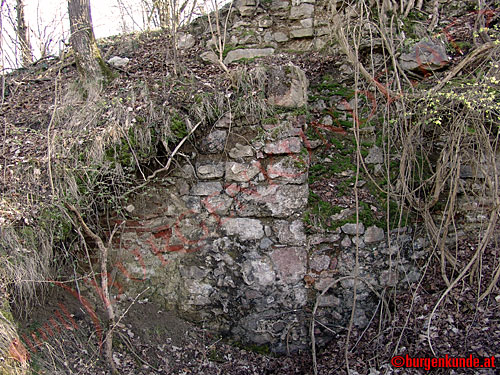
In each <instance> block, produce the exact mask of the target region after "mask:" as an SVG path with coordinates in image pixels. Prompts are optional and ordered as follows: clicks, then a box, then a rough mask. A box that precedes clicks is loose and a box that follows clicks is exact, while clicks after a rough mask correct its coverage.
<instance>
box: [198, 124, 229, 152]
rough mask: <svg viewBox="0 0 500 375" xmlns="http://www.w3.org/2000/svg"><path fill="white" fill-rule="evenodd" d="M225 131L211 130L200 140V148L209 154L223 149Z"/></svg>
mask: <svg viewBox="0 0 500 375" xmlns="http://www.w3.org/2000/svg"><path fill="white" fill-rule="evenodd" d="M226 137H227V132H226V131H225V130H213V131H211V132H210V134H208V135H207V136H206V137H205V138H203V139H202V141H201V146H200V150H201V151H202V152H205V153H209V154H216V153H219V152H222V151H223V150H224V146H225V144H226Z"/></svg>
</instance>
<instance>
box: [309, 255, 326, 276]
mask: <svg viewBox="0 0 500 375" xmlns="http://www.w3.org/2000/svg"><path fill="white" fill-rule="evenodd" d="M309 267H310V268H311V269H312V270H314V271H316V272H321V271H324V270H327V269H328V267H330V257H329V256H328V255H315V256H313V257H312V258H311V260H310V261H309Z"/></svg>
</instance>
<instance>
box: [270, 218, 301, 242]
mask: <svg viewBox="0 0 500 375" xmlns="http://www.w3.org/2000/svg"><path fill="white" fill-rule="evenodd" d="M274 231H275V232H276V233H277V235H278V240H279V243H283V244H290V245H302V244H304V243H305V241H306V234H305V232H304V223H303V222H302V220H295V221H293V222H291V223H290V222H288V221H286V220H277V221H276V222H275V225H274Z"/></svg>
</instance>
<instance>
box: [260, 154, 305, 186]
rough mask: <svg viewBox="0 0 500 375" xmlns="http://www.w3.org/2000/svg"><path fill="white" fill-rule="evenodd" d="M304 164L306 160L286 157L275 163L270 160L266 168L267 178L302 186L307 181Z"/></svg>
mask: <svg viewBox="0 0 500 375" xmlns="http://www.w3.org/2000/svg"><path fill="white" fill-rule="evenodd" d="M300 163H302V165H301V164H300ZM306 163H307V161H306V160H304V161H303V160H301V159H299V160H297V159H295V158H293V157H286V158H283V159H281V160H279V161H277V162H274V160H272V162H270V163H269V165H268V166H267V176H268V177H269V178H271V179H277V180H280V181H284V182H288V183H296V184H303V183H305V182H306V180H307V167H306Z"/></svg>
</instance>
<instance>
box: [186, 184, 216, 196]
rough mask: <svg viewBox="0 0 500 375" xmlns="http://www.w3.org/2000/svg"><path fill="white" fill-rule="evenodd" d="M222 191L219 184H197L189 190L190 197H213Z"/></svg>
mask: <svg viewBox="0 0 500 375" xmlns="http://www.w3.org/2000/svg"><path fill="white" fill-rule="evenodd" d="M221 191H222V184H221V183H220V182H198V183H197V184H196V185H194V186H193V188H192V189H191V194H192V195H215V194H218V193H220V192H221Z"/></svg>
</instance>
